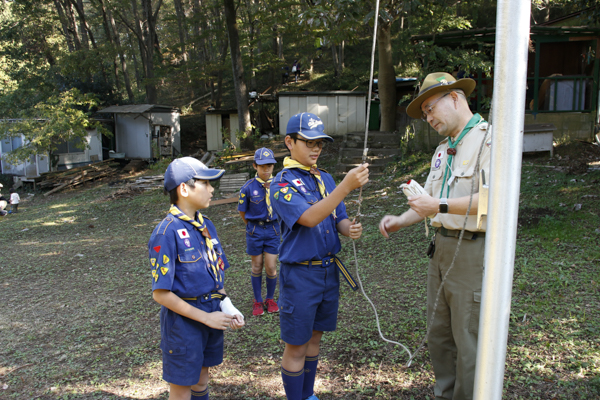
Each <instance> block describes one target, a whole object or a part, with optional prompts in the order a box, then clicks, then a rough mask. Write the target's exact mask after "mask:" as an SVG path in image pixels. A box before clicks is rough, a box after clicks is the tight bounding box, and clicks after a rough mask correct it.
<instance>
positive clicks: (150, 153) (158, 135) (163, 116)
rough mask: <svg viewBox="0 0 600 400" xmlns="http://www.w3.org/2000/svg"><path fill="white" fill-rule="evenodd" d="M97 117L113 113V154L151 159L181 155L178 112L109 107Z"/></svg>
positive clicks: (136, 106)
mask: <svg viewBox="0 0 600 400" xmlns="http://www.w3.org/2000/svg"><path fill="white" fill-rule="evenodd" d="M98 114H112V115H113V118H114V126H115V149H113V150H115V152H116V153H117V154H119V153H123V156H124V158H129V159H131V158H137V159H144V160H151V159H154V158H160V157H161V156H167V157H176V156H177V155H179V154H181V132H180V124H179V114H180V111H179V109H178V108H177V107H171V106H161V105H156V104H134V105H128V106H111V107H108V108H105V109H103V110H100V111H98Z"/></svg>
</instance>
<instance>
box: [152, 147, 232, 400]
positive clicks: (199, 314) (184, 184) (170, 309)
mask: <svg viewBox="0 0 600 400" xmlns="http://www.w3.org/2000/svg"><path fill="white" fill-rule="evenodd" d="M224 172H225V171H224V170H219V169H209V168H207V167H206V166H205V165H204V164H202V163H201V162H200V161H198V160H196V159H195V158H192V157H183V158H179V159H176V160H175V161H173V162H172V163H171V164H169V167H168V168H167V171H166V172H165V184H164V188H165V193H167V192H168V193H169V196H170V199H171V204H172V205H171V209H170V210H169V214H168V215H167V217H166V218H165V219H163V220H162V222H161V223H160V224H158V226H157V227H156V228H154V231H153V232H152V236H151V237H150V241H149V242H148V252H149V255H150V264H151V265H152V291H153V292H152V296H153V298H154V300H155V301H156V302H157V303H159V304H160V305H161V306H162V307H161V310H160V327H161V329H160V331H161V343H160V349H161V350H162V354H163V379H164V380H165V381H167V382H169V383H170V394H169V399H171V400H174V399H186V400H189V399H190V396H193V398H194V399H202V400H208V398H209V397H208V368H209V367H212V366H215V365H219V364H221V362H223V331H224V330H225V329H227V328H228V327H230V328H232V329H237V328H240V327H242V326H243V325H244V316H243V315H242V313H240V312H239V311H238V310H237V309H236V308H235V307H234V306H233V304H231V300H230V299H229V297H227V295H226V294H225V289H224V271H225V270H226V269H227V268H229V263H228V262H227V258H226V257H225V254H224V253H223V247H222V246H221V243H220V242H219V238H218V236H217V231H216V229H215V226H214V225H213V223H212V222H211V221H210V220H209V219H208V218H206V217H204V216H203V215H202V214H201V213H200V211H197V210H199V209H203V208H207V207H208V205H209V202H210V199H211V197H212V193H213V192H214V189H213V188H212V186H211V184H210V181H214V180H217V179H219V178H220V177H221V176H222V175H223V173H224Z"/></svg>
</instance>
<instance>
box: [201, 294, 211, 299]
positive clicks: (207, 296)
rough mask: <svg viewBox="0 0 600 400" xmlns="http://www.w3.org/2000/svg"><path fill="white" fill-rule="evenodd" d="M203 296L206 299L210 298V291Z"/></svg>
mask: <svg viewBox="0 0 600 400" xmlns="http://www.w3.org/2000/svg"><path fill="white" fill-rule="evenodd" d="M202 298H203V299H204V300H208V299H210V293H207V294H205V295H203V296H202Z"/></svg>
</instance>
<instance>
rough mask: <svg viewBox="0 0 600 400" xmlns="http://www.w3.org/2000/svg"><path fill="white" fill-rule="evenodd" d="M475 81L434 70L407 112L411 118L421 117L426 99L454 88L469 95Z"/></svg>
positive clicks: (424, 81)
mask: <svg viewBox="0 0 600 400" xmlns="http://www.w3.org/2000/svg"><path fill="white" fill-rule="evenodd" d="M475 85H476V84H475V81H474V80H473V79H471V78H463V79H459V80H456V78H455V77H453V76H452V75H450V74H448V73H446V72H434V73H432V74H429V75H427V76H426V77H425V79H424V80H423V84H422V85H421V89H420V90H419V95H418V96H417V97H416V98H415V99H414V100H413V101H411V102H410V104H409V105H408V107H407V108H406V113H407V114H408V116H409V117H411V118H415V119H418V118H421V116H422V115H423V111H422V110H421V105H422V104H423V102H424V101H425V100H427V99H428V98H430V97H431V96H434V95H436V94H438V93H443V92H447V91H450V90H452V89H462V91H463V92H465V96H467V97H469V95H470V94H471V93H472V92H473V90H474V89H475Z"/></svg>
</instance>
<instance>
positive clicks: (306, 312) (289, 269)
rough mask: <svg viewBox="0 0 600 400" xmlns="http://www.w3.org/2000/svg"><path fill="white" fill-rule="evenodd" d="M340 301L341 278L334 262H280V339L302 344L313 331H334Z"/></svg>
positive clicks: (293, 343)
mask: <svg viewBox="0 0 600 400" xmlns="http://www.w3.org/2000/svg"><path fill="white" fill-rule="evenodd" d="M339 298H340V275H339V270H338V268H337V266H336V264H335V263H331V264H330V265H328V266H326V267H323V266H320V265H310V266H309V265H300V264H285V263H281V265H280V272H279V300H278V302H277V303H278V304H279V322H280V328H281V339H282V340H283V341H284V342H286V343H289V344H292V345H296V346H299V345H303V344H305V343H306V342H308V341H309V340H310V338H311V337H312V331H313V330H315V331H335V329H336V327H337V314H338V304H339Z"/></svg>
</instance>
